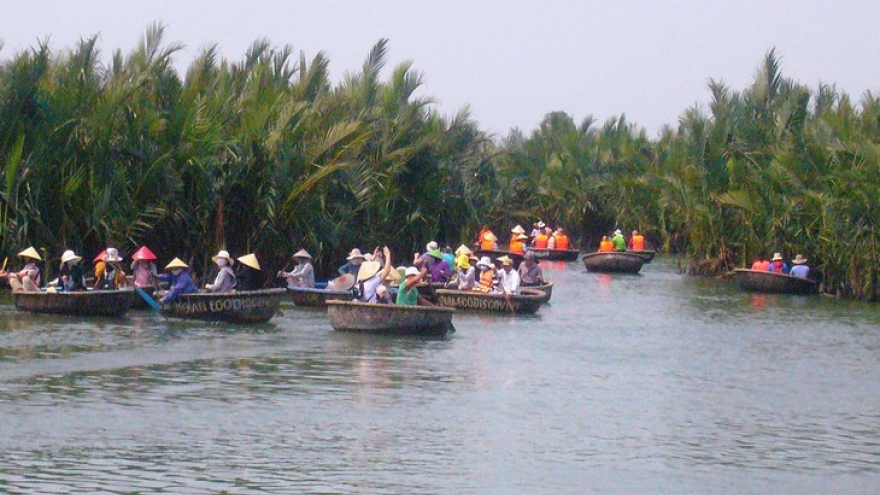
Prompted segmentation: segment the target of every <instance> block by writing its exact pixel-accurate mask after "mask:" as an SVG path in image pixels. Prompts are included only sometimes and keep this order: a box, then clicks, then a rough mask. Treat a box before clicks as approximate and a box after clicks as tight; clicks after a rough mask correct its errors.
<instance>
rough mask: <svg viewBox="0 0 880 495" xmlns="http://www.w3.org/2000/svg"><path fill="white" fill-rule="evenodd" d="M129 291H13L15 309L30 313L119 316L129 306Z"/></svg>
mask: <svg viewBox="0 0 880 495" xmlns="http://www.w3.org/2000/svg"><path fill="white" fill-rule="evenodd" d="M132 292H133V291H131V290H84V291H75V292H65V291H59V292H47V291H40V292H24V291H13V293H12V297H13V300H14V301H15V308H16V309H18V310H19V311H27V312H30V313H50V314H57V315H68V316H115V317H120V316H123V315H124V314H125V313H126V311H128V308H129V307H130V306H131V300H132V299H131V297H132V296H131V294H132Z"/></svg>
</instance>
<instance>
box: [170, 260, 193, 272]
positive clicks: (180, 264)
mask: <svg viewBox="0 0 880 495" xmlns="http://www.w3.org/2000/svg"><path fill="white" fill-rule="evenodd" d="M175 268H184V269H186V268H189V266H188V265H187V264H186V263H184V262H183V260H182V259H180V258H174V259H173V260H171V263H168V264H167V265H165V269H166V270H173V269H175Z"/></svg>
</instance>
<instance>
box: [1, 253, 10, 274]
mask: <svg viewBox="0 0 880 495" xmlns="http://www.w3.org/2000/svg"><path fill="white" fill-rule="evenodd" d="M8 262H9V256H7V257H6V258H5V259H4V260H3V268H0V272H5V271H6V263H8Z"/></svg>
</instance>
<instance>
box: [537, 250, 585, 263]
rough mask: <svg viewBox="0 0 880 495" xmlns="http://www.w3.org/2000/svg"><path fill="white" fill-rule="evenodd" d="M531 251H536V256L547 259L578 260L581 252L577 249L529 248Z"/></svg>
mask: <svg viewBox="0 0 880 495" xmlns="http://www.w3.org/2000/svg"><path fill="white" fill-rule="evenodd" d="M529 252H532V253H535V258H537V259H539V260H547V261H577V259H578V256H580V254H581V253H580V251H578V250H577V249H536V248H529Z"/></svg>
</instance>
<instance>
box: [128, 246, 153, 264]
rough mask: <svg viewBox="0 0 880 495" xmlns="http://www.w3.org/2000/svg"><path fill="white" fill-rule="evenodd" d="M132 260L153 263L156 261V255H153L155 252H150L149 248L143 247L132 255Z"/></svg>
mask: <svg viewBox="0 0 880 495" xmlns="http://www.w3.org/2000/svg"><path fill="white" fill-rule="evenodd" d="M131 259H133V260H147V261H152V260H155V259H156V255H155V254H153V252H152V251H150V248H148V247H147V246H141V248H140V249H138V250H137V251H135V252H134V254H133V255H131Z"/></svg>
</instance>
